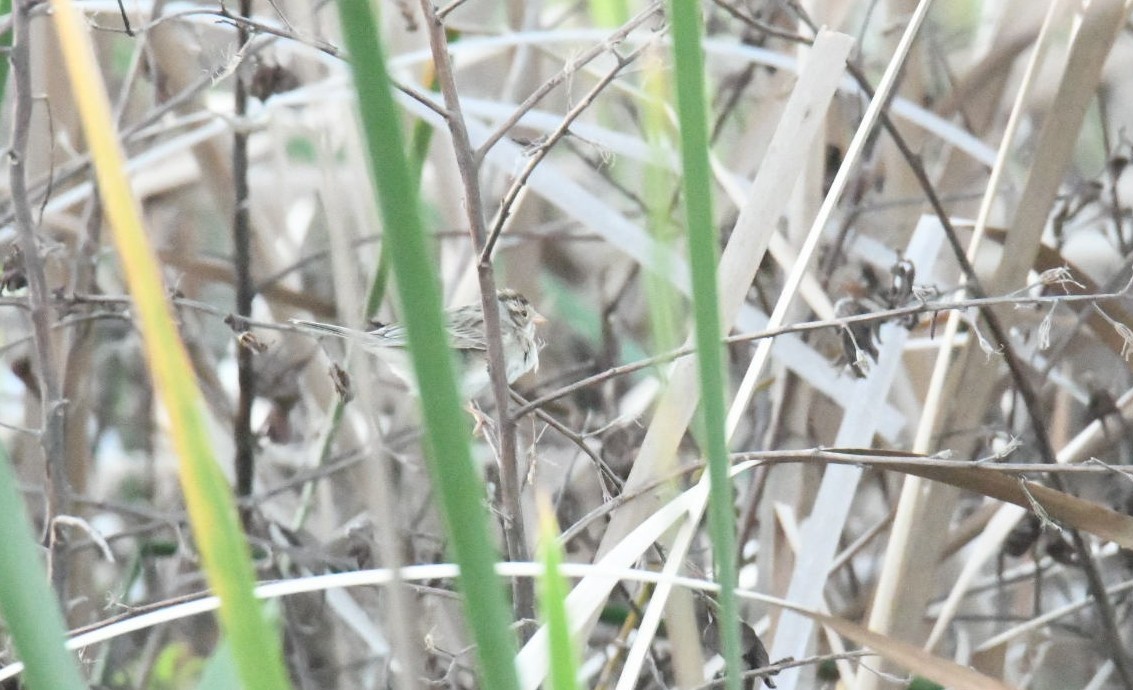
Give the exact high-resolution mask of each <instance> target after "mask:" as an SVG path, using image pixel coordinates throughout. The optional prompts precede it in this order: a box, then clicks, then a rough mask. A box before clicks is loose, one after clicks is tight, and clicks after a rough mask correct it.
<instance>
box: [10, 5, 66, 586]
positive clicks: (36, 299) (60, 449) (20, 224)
mask: <svg viewBox="0 0 1133 690" xmlns="http://www.w3.org/2000/svg"><path fill="white" fill-rule="evenodd" d="M32 4H33V3H32V2H31V0H16V1H15V2H14V3H12V13H13V14H12V50H11V54H10V56H9V57H10V59H11V63H12V85H13V88H14V93H15V101H14V103H15V106H14V108H13V111H12V145H11V148H10V149H9V150H8V164H9V170H10V173H11V182H10V184H11V190H12V211H13V213H14V214H15V219H16V226H17V229H18V232H19V246H20V250H21V251H22V253H23V260H24V268H25V270H26V272H27V281H28V307H29V310H28V313H29V316H30V318H31V324H32V332H33V334H34V340H35V350H34V352H35V363H36V373H37V376H38V379H39V391H40V396H41V397H40V405H41V409H42V415H43V425H42V429H43V432H42V434H41V435H40V445H41V446H42V448H43V455H44V459H45V461H46V464H45V468H46V475H47V485H48V491H47V516H46V521H45V524H46V525H51V524H52V522H53V521H54V519H55V517H56V516H58V515H63V514H66V513H68V512H70V508H69V506H68V499H67V496H68V489H67V471H66V447H65V444H64V422H65V418H66V401H65V400H63V392H62V388H61V384H60V376H59V370H58V367H57V364H56V361H55V357H54V355H53V352H54V348H53V346H52V345H53V338H52V336H51V324H50V319H51V294H50V292H49V291H48V289H47V276H46V275H45V273H44V269H43V261H42V260H41V257H40V254H39V243H38V241H37V239H36V231H35V221H34V219H33V217H32V211H31V206H30V200H29V198H28V188H27V167H26V166H27V155H28V140H29V137H30V136H31V116H32V105H33V100H32V93H31V52H30V46H29V41H30V38H31V36H30V34H29V26H28V23H29V13H30V10H31V6H32ZM47 542H48V545H49V548H50V554H49V559H48V570H49V571H50V573H51V584H52V586H53V587H54V588H55V593H56V595H58V596H59V597H60V599H61V600H63V601H65V600H66V583H67V567H66V560H65V559H64V558H63V555H62V544H60V543H58V542H57V541H56V539H55V530H53V529H48V533H47Z"/></svg>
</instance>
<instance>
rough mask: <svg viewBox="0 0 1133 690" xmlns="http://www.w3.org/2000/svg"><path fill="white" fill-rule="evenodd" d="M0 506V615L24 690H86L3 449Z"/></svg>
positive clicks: (0, 459)
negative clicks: (17, 657) (19, 665)
mask: <svg viewBox="0 0 1133 690" xmlns="http://www.w3.org/2000/svg"><path fill="white" fill-rule="evenodd" d="M0 506H3V508H2V509H0V612H2V613H3V614H4V622H5V623H6V624H7V626H8V631H9V632H10V633H11V635H12V642H13V643H14V644H15V646H16V651H17V652H18V653H19V655H20V659H21V660H23V662H24V678H26V679H27V686H28V687H29V688H31V690H72V689H77V688H85V687H87V685H86V683H84V682H83V679H82V677H81V676H80V675H79V668H78V666H77V665H76V664H75V658H74V657H73V656H71V653H70V652H68V651H67V649H66V647H64V641H65V639H66V634H65V632H64V629H65V626H64V624H63V616H62V614H61V613H59V605H58V604H57V603H56V601H55V594H54V593H53V592H52V591H51V588H50V587H49V586H48V585H47V573H46V572H45V571H44V568H43V561H42V557H41V554H40V550H39V547H37V546H36V543H35V539H34V538H33V537H32V529H31V525H30V524H28V520H27V517H26V516H25V515H24V502H23V500H22V499H21V498H20V495H19V493H18V492H17V491H16V480H15V477H14V475H13V474H12V468H11V465H10V464H9V463H8V452H7V450H6V449H5V448H4V447H3V446H0Z"/></svg>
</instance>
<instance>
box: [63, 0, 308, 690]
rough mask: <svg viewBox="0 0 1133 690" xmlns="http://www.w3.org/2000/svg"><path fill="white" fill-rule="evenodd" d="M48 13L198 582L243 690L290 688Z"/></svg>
mask: <svg viewBox="0 0 1133 690" xmlns="http://www.w3.org/2000/svg"><path fill="white" fill-rule="evenodd" d="M52 7H53V10H54V11H53V13H52V16H53V18H54V22H55V27H56V30H57V32H58V34H59V46H60V49H61V50H62V52H63V58H64V63H65V65H66V68H67V73H68V76H69V77H70V81H71V88H72V92H73V94H74V97H75V102H76V105H77V106H78V110H79V114H80V116H81V118H82V123H83V132H84V133H85V135H86V139H87V142H88V145H89V147H90V154H91V160H92V161H93V163H94V169H95V174H96V176H97V180H98V188H99V193H100V195H101V196H102V204H103V209H104V210H105V212H106V216H107V218H108V219H109V221H110V226H111V229H112V231H113V232H112V237H113V241H114V246H115V248H116V249H117V251H118V257H119V260H120V262H121V265H122V269H123V272H124V274H125V276H126V283H127V286H128V288H129V290H130V294H131V296H132V298H133V300H134V305H135V307H136V310H137V315H138V321H139V326H140V328H141V332H142V339H143V342H144V347H145V353H146V361H147V364H148V366H149V369H150V373H151V375H152V376H153V379H154V384H155V388H156V389H157V392H158V395H159V397H160V400H161V402H162V404H163V405H164V406H165V408H166V412H167V413H168V415H169V431H170V435H171V436H172V442H173V447H174V449H175V451H176V453H177V456H178V460H179V463H178V471H179V473H180V479H181V488H182V491H183V492H184V495H185V505H186V507H187V509H188V513H189V522H190V525H191V527H192V532H193V536H194V538H195V539H196V543H197V548H198V549H199V550H200V554H201V561H202V563H203V567H204V571H205V576H206V577H207V579H208V582H209V585H210V586H211V587H212V589H213V590H214V591H215V592H216V593H217V595H218V596H219V597H220V600H221V608H220V623H221V627H222V628H223V629H224V632H225V634H226V636H227V638H228V640H229V642H230V644H231V645H232V651H233V655H234V657H235V659H236V663H237V666H238V668H239V671H240V678H241V680H242V682H243V684H244V687H245V688H247V689H249V690H251V689H259V688H263V689H264V690H268V689H275V688H286V687H289V683H288V681H287V676H286V673H285V672H284V668H283V654H282V650H281V648H280V641H279V636H278V634H277V632H276V631H275V630H274V629H273V627H272V626H270V625H268V623H267V621H266V619H265V618H264V614H263V611H262V610H261V607H260V604H259V602H257V601H256V599H255V598H254V597H253V595H252V587H253V585H254V584H255V577H254V573H253V570H252V565H251V560H250V558H249V553H248V547H247V543H246V542H245V541H244V537H243V534H242V532H241V530H240V527H239V523H238V521H237V517H236V508H235V503H234V502H233V500H232V493H231V490H230V488H229V486H228V483H227V482H226V481H225V478H224V475H223V473H222V472H221V471H220V467H219V466H218V465H217V463H216V459H215V457H214V455H213V449H212V445H211V443H210V440H209V436H208V430H207V427H206V424H205V419H204V412H203V409H204V405H203V400H202V398H201V393H200V390H199V389H198V388H197V384H196V381H195V379H194V377H193V370H192V368H191V366H190V364H189V357H188V354H187V353H186V351H185V347H184V344H183V343H182V342H181V339H180V336H179V335H178V332H177V328H176V326H175V325H174V321H173V318H172V314H171V313H170V310H169V305H168V302H167V300H166V291H165V287H164V285H163V284H162V280H161V275H160V272H159V270H158V265H157V261H156V259H155V256H154V252H153V249H152V247H151V246H150V243H149V238H148V237H147V236H146V234H145V232H144V230H143V228H142V221H141V214H140V212H139V208H138V203H137V200H136V199H135V198H134V197H133V194H132V192H131V189H130V184H129V180H128V179H127V176H126V172H125V170H126V168H125V160H124V157H123V154H122V150H121V148H120V146H119V142H118V139H117V137H116V134H115V133H116V128H115V126H114V122H113V120H112V118H111V114H110V102H109V99H108V98H107V95H106V86H105V84H104V82H103V81H102V76H101V75H100V74H99V72H98V71H97V69H96V65H97V64H98V62H97V60H96V59H95V54H94V48H93V46H92V45H91V41H90V36H89V34H88V33H87V30H86V25H85V23H84V22H83V21H82V20H81V18H80V16H79V14H78V12H77V11H76V9H75V7H74V5H73V4H72V2H71V0H54V2H53V3H52Z"/></svg>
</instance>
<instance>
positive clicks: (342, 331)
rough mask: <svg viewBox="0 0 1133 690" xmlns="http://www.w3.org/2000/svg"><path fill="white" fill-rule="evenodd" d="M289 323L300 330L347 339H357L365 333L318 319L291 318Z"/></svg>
mask: <svg viewBox="0 0 1133 690" xmlns="http://www.w3.org/2000/svg"><path fill="white" fill-rule="evenodd" d="M290 322H291V325H293V326H296V327H297V328H299V330H301V331H306V332H307V333H310V334H312V335H333V336H336V337H338V338H346V339H347V340H357V339H358V338H359V337H360V336H363V335H365V334H364V333H362V332H361V331H358V330H355V329H353V328H346V327H345V326H335V325H334V324H329V323H319V322H318V321H304V320H302V319H291V320H290Z"/></svg>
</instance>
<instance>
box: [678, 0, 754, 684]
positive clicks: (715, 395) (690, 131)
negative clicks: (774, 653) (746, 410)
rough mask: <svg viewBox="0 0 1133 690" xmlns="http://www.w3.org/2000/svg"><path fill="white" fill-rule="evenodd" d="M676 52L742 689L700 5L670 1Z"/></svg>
mask: <svg viewBox="0 0 1133 690" xmlns="http://www.w3.org/2000/svg"><path fill="white" fill-rule="evenodd" d="M670 7H671V16H670V19H671V21H672V26H673V55H674V58H675V66H676V91H677V112H678V116H679V120H680V128H681V165H682V168H683V174H684V191H685V213H686V216H687V221H688V233H689V264H690V268H691V270H692V293H693V307H694V311H695V316H696V351H697V358H698V362H699V369H700V386H701V395H702V399H701V405H700V418H701V420H702V421H703V424H702V428H703V429H704V443H705V445H706V448H707V451H708V474H709V479H710V481H711V491H710V496H709V504H708V527H709V533H710V534H711V536H712V550H713V553H714V556H715V562H716V580H717V582H719V583H720V611H719V614H720V618H719V626H720V632H721V637H722V638H723V640H724V660H725V662H726V664H727V676H726V683H727V685H726V687H727V688H728V690H739V689H740V640H739V627H738V625H739V619H738V617H737V610H736V595H735V586H736V560H735V559H736V555H735V554H736V533H735V518H734V515H733V508H732V503H733V501H732V483H731V481H730V480H729V478H728V446H727V441H726V439H725V434H724V419H725V412H724V374H723V346H722V345H721V344H720V335H721V332H722V330H721V326H720V311H719V306H718V305H719V300H718V298H717V294H716V293H717V290H716V262H717V245H718V241H717V236H716V226H715V224H714V221H713V218H712V187H711V184H712V172H711V169H710V168H709V163H708V145H709V144H708V118H707V105H706V102H705V86H704V58H703V53H702V52H701V46H700V35H701V26H700V21H701V17H700V4H699V3H696V2H689V1H688V0H673V2H672V3H671V5H670Z"/></svg>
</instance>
